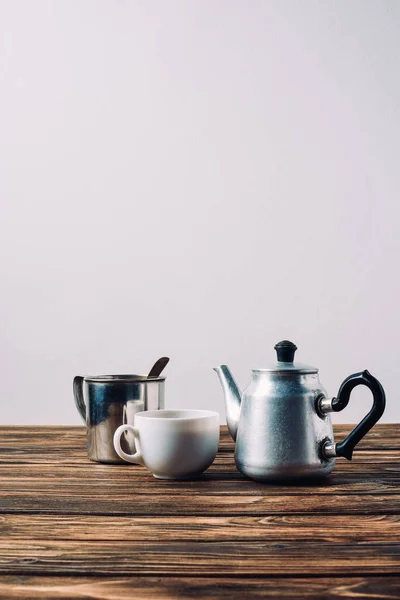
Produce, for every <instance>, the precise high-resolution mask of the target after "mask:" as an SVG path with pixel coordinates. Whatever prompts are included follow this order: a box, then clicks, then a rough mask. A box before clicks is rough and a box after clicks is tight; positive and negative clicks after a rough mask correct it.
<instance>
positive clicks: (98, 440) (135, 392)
mask: <svg viewBox="0 0 400 600" xmlns="http://www.w3.org/2000/svg"><path fill="white" fill-rule="evenodd" d="M73 389H74V398H75V404H76V407H77V409H78V411H79V413H80V415H81V416H82V419H83V420H84V422H85V423H86V426H87V436H88V439H87V441H88V455H89V458H90V460H94V461H97V462H102V463H124V462H125V461H123V460H122V459H121V458H120V457H119V456H118V454H117V453H116V452H115V450H114V444H113V437H114V432H115V430H116V429H117V428H118V427H119V426H120V425H122V424H124V423H127V424H128V425H133V422H132V421H133V418H134V414H135V413H136V412H140V411H143V410H159V409H161V408H164V398H165V377H152V378H150V379H149V378H147V376H146V375H98V376H95V377H81V376H79V375H77V376H76V377H75V378H74V383H73ZM121 442H122V445H123V446H125V448H126V451H127V452H128V453H130V452H134V451H135V447H134V440H133V438H132V437H130V436H125V439H122V440H121ZM125 464H126V463H125Z"/></svg>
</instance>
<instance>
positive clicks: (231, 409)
mask: <svg viewBox="0 0 400 600" xmlns="http://www.w3.org/2000/svg"><path fill="white" fill-rule="evenodd" d="M214 371H215V372H216V373H217V375H218V377H219V380H220V382H221V385H222V389H223V390H224V395H225V412H226V422H227V424H228V429H229V433H230V434H231V436H232V438H233V439H234V440H236V434H237V428H238V424H239V415H240V402H241V393H240V390H239V388H238V386H237V385H236V382H235V380H234V379H233V376H232V373H231V372H230V370H229V369H228V367H227V366H226V365H221V366H220V367H215V368H214Z"/></svg>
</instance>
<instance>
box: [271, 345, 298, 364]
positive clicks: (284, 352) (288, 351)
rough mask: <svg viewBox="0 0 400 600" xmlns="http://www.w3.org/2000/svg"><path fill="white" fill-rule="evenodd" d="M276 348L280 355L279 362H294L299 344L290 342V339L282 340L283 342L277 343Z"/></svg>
mask: <svg viewBox="0 0 400 600" xmlns="http://www.w3.org/2000/svg"><path fill="white" fill-rule="evenodd" d="M275 350H276V353H277V355H278V362H287V363H292V362H293V361H294V353H295V352H296V350H297V346H296V344H293V342H289V340H282V342H278V343H277V344H276V345H275Z"/></svg>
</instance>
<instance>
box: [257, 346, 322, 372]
mask: <svg viewBox="0 0 400 600" xmlns="http://www.w3.org/2000/svg"><path fill="white" fill-rule="evenodd" d="M275 350H276V354H277V358H278V360H277V362H276V363H273V364H271V365H268V366H267V367H266V368H265V369H253V371H257V372H259V373H263V372H267V373H282V372H286V373H287V374H289V373H303V374H311V373H318V369H317V367H312V366H311V365H303V364H301V363H297V362H296V363H295V362H294V353H295V352H296V350H297V346H296V344H293V342H289V340H282V341H281V342H278V343H277V344H275Z"/></svg>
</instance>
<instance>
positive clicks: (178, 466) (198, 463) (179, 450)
mask: <svg viewBox="0 0 400 600" xmlns="http://www.w3.org/2000/svg"><path fill="white" fill-rule="evenodd" d="M134 423H135V426H134V427H132V425H128V424H125V425H121V426H120V427H118V429H117V430H116V432H115V434H114V448H115V452H116V453H117V454H118V456H119V457H120V458H122V459H124V460H126V461H127V462H131V463H136V464H139V465H144V466H145V467H147V468H148V469H149V471H151V472H152V473H153V475H154V477H158V478H160V479H182V478H184V477H193V476H194V475H198V474H199V473H202V472H203V471H205V470H206V469H207V468H208V467H209V466H210V465H211V463H212V462H213V461H214V458H215V456H216V454H217V450H218V442H219V415H218V413H216V412H214V411H211V410H148V411H144V412H139V413H136V414H135V421H134ZM126 431H130V432H132V433H133V435H134V436H135V442H136V450H137V452H136V453H135V454H127V453H126V452H124V451H123V450H122V448H121V436H122V434H123V433H124V432H126Z"/></svg>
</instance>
